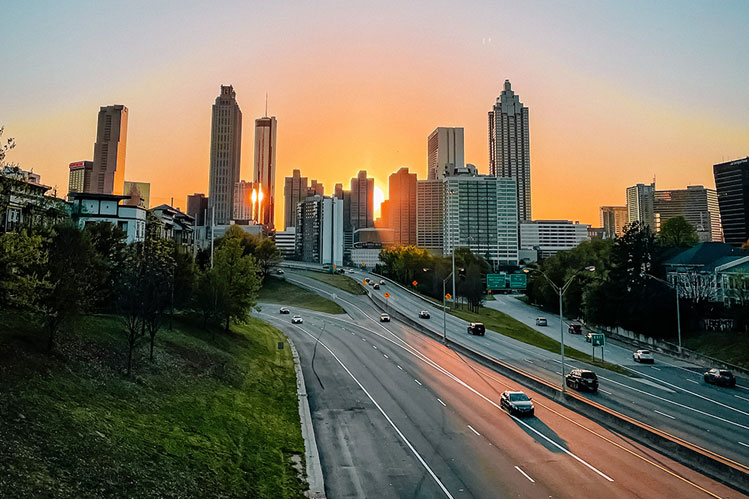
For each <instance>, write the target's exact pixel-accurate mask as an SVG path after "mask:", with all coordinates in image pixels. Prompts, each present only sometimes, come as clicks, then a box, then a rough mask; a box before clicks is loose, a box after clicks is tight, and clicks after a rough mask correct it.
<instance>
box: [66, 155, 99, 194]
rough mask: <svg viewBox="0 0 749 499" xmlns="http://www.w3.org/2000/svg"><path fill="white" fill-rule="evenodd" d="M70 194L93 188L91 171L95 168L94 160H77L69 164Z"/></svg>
mask: <svg viewBox="0 0 749 499" xmlns="http://www.w3.org/2000/svg"><path fill="white" fill-rule="evenodd" d="M68 166H69V168H70V173H69V174H68V194H71V193H73V192H86V191H87V190H90V189H91V172H92V171H93V169H94V162H93V161H75V162H73V163H70V165H68Z"/></svg>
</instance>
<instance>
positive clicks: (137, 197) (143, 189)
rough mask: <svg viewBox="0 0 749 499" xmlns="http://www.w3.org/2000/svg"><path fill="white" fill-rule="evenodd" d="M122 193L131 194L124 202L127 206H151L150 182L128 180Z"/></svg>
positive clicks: (146, 207) (147, 207)
mask: <svg viewBox="0 0 749 499" xmlns="http://www.w3.org/2000/svg"><path fill="white" fill-rule="evenodd" d="M122 194H124V195H125V196H130V199H127V200H125V202H124V203H122V204H123V205H125V206H140V207H141V208H145V209H149V208H150V207H151V184H150V183H149V182H131V181H129V180H126V181H125V185H124V190H123V192H122Z"/></svg>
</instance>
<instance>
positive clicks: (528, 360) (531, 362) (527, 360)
mask: <svg viewBox="0 0 749 499" xmlns="http://www.w3.org/2000/svg"><path fill="white" fill-rule="evenodd" d="M523 360H524V361H526V362H527V363H528V364H533V361H532V360H530V359H523Z"/></svg>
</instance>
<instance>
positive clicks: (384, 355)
mask: <svg viewBox="0 0 749 499" xmlns="http://www.w3.org/2000/svg"><path fill="white" fill-rule="evenodd" d="M382 356H383V357H385V358H386V359H389V358H390V357H388V356H387V354H384V353H383V354H382Z"/></svg>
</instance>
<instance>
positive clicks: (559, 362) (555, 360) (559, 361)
mask: <svg viewBox="0 0 749 499" xmlns="http://www.w3.org/2000/svg"><path fill="white" fill-rule="evenodd" d="M551 360H553V361H554V362H556V363H557V364H561V363H562V361H561V360H557V359H551Z"/></svg>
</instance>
